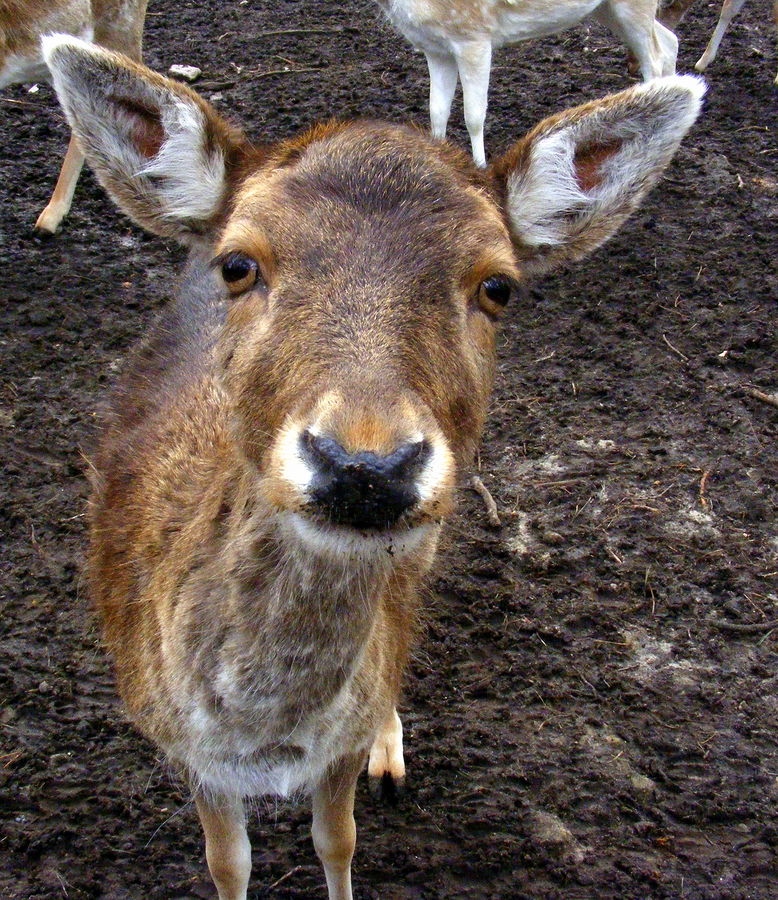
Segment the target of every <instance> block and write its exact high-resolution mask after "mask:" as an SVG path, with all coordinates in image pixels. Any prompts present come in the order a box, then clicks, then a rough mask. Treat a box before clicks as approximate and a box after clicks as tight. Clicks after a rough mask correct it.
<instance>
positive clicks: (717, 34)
mask: <svg viewBox="0 0 778 900" xmlns="http://www.w3.org/2000/svg"><path fill="white" fill-rule="evenodd" d="M694 2H695V0H673V2H670V3H667V4H666V5H663V6H662V8H661V10H660V12H659V14H658V16H657V18H658V19H659V21H660V22H661V23H662V24H663V25H666V26H667V27H668V28H670V29H671V30H673V31H674V30H675V27H676V26H677V25H678V23H679V22H680V21H681V19H683V17H684V16H685V15H686V13H687V12H688V11H689V8H690V7H691V6H692V4H693V3H694ZM744 4H745V0H724V3H723V4H722V6H721V13H720V14H719V20H718V22H717V24H716V28H715V29H714V31H713V34H712V35H711V38H710V40H709V41H708V46H707V47H706V48H705V52H704V53H703V54H702V56H701V57H700V58H699V59H698V60H697V62H696V63H695V64H694V68H695V69H696V70H697V71H698V72H704V71H705V70H706V69H707V68H708V66H709V65H710V64H711V63H712V62H713V60H714V59H715V58H716V55H717V53H718V51H719V45H720V44H721V40H722V38H723V37H724V34H725V33H726V31H727V28H729V25H730V22H731V21H732V20H733V19H734V18H735V16H736V15H737V14H738V13H739V12H740V10H741V9H742V8H743V5H744ZM773 20H774V22H775V27H776V28H778V0H773ZM630 72H632V74H635V72H637V60H635V59H632V60H631V65H630ZM775 83H776V84H778V75H776V76H775Z"/></svg>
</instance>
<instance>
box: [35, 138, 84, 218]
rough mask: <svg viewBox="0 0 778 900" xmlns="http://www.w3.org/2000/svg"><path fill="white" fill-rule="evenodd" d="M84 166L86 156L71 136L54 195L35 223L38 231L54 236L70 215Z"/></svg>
mask: <svg viewBox="0 0 778 900" xmlns="http://www.w3.org/2000/svg"><path fill="white" fill-rule="evenodd" d="M83 165H84V154H83V153H82V152H81V150H80V148H79V146H78V144H77V143H76V139H75V137H74V136H73V135H72V134H71V135H70V143H69V144H68V150H67V153H66V154H65V159H64V160H63V162H62V168H61V169H60V172H59V178H58V179H57V184H56V185H55V187H54V193H53V194H52V195H51V200H49V202H48V203H47V204H46V208H45V209H44V210H43V212H42V213H41V214H40V215H39V216H38V221H37V222H36V223H35V229H36V230H37V231H43V232H46V233H47V234H54V232H55V231H56V230H57V228H58V227H59V223H60V222H61V221H62V220H63V219H64V218H65V216H66V215H67V214H68V210H69V209H70V204H71V203H72V202H73V192H74V191H75V189H76V182H77V181H78V176H79V175H80V174H81V169H82V167H83Z"/></svg>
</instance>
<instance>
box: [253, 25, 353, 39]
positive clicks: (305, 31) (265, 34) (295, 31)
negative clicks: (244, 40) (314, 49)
mask: <svg viewBox="0 0 778 900" xmlns="http://www.w3.org/2000/svg"><path fill="white" fill-rule="evenodd" d="M347 30H349V29H347V28H346V26H345V25H333V26H332V27H331V28H279V29H276V30H273V31H257V32H255V33H254V34H252V35H251V37H252V38H258V37H275V36H276V35H278V34H340V33H341V32H343V31H347Z"/></svg>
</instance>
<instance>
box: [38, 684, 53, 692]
mask: <svg viewBox="0 0 778 900" xmlns="http://www.w3.org/2000/svg"><path fill="white" fill-rule="evenodd" d="M38 692H39V693H41V694H50V693H51V685H50V684H49V683H48V681H41V683H40V684H39V685H38Z"/></svg>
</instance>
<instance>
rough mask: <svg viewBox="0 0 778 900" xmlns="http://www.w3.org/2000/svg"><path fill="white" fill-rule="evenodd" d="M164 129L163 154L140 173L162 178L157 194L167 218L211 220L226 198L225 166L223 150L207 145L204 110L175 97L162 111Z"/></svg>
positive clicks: (139, 173)
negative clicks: (224, 195)
mask: <svg viewBox="0 0 778 900" xmlns="http://www.w3.org/2000/svg"><path fill="white" fill-rule="evenodd" d="M162 127H163V129H164V131H165V140H164V143H163V144H162V147H161V148H160V150H159V153H157V155H156V156H155V157H154V158H153V159H152V160H150V161H149V162H148V164H147V165H145V166H143V168H141V170H140V171H139V172H137V173H136V174H137V175H139V176H147V177H148V176H151V177H155V178H160V179H161V181H160V184H159V186H158V188H157V192H158V196H159V198H160V201H161V204H162V207H163V209H162V215H164V216H165V217H166V218H169V219H208V218H210V217H211V216H212V215H213V214H214V213H215V212H216V210H217V209H218V208H219V205H220V204H221V201H222V198H223V194H224V190H225V166H224V154H223V153H222V151H221V149H220V148H219V147H218V146H213V147H212V148H211V149H210V152H208V149H207V148H206V146H205V121H204V116H203V113H202V111H201V110H200V109H198V108H197V107H196V106H194V105H193V104H191V103H187V102H186V101H184V100H180V99H178V98H175V99H174V100H173V102H172V103H169V104H166V105H165V106H164V107H163V108H162Z"/></svg>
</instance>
